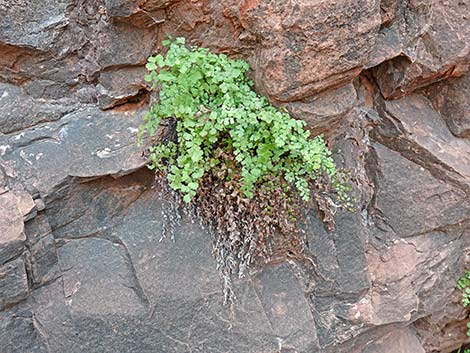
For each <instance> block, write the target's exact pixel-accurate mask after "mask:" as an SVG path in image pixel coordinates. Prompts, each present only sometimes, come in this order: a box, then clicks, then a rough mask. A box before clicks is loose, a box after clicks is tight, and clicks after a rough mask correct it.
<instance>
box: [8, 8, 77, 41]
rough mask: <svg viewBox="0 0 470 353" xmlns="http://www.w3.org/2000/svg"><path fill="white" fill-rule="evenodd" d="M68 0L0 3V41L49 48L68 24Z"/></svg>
mask: <svg viewBox="0 0 470 353" xmlns="http://www.w3.org/2000/svg"><path fill="white" fill-rule="evenodd" d="M69 4H71V1H70V0H59V1H13V2H11V1H2V2H0V42H3V43H7V44H12V45H16V46H20V47H22V46H24V47H30V48H34V49H39V50H47V49H49V48H50V47H51V46H52V45H53V44H54V42H55V41H56V40H57V38H58V36H59V35H60V34H61V32H62V31H63V29H64V27H65V26H66V25H67V23H68V18H67V15H66V8H67V6H68V5H69Z"/></svg>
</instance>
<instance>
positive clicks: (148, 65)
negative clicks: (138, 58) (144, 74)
mask: <svg viewBox="0 0 470 353" xmlns="http://www.w3.org/2000/svg"><path fill="white" fill-rule="evenodd" d="M145 67H146V68H147V70H149V71H153V70H155V69H156V68H157V65H155V63H152V62H148V63H147V65H145Z"/></svg>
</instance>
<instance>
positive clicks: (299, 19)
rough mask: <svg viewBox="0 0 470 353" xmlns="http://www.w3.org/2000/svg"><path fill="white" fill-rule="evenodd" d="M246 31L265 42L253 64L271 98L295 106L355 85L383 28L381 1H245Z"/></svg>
mask: <svg viewBox="0 0 470 353" xmlns="http://www.w3.org/2000/svg"><path fill="white" fill-rule="evenodd" d="M240 22H241V24H242V26H243V27H244V29H245V30H246V31H248V32H249V33H251V34H252V35H253V36H254V37H256V39H257V41H259V42H260V43H261V46H260V48H259V49H258V51H257V52H256V54H255V55H256V56H255V58H253V60H252V64H253V67H254V71H255V81H256V83H257V85H258V87H259V89H260V90H261V91H262V92H263V93H264V94H266V95H267V96H268V97H270V98H272V99H274V100H278V101H293V100H300V99H302V98H305V97H308V96H311V95H312V94H313V93H316V92H319V91H321V90H323V89H325V88H327V87H330V86H337V85H339V84H341V83H345V82H348V81H351V80H352V78H354V77H355V76H357V75H358V73H359V72H360V71H361V69H362V67H363V66H364V65H365V64H366V62H367V60H368V57H369V52H370V50H371V48H372V46H373V45H374V42H375V35H376V32H377V31H378V29H379V26H380V11H379V2H378V1H376V0H366V1H321V2H315V3H312V2H309V1H293V2H289V3H286V2H285V1H275V0H274V1H245V2H244V3H243V5H242V6H241V7H240Z"/></svg>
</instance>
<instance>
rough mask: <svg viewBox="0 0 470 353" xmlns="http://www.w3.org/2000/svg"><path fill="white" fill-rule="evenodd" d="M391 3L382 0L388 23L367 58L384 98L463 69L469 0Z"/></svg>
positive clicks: (468, 55) (469, 54)
mask: <svg viewBox="0 0 470 353" xmlns="http://www.w3.org/2000/svg"><path fill="white" fill-rule="evenodd" d="M396 3H398V2H397V1H385V2H384V4H385V7H384V9H385V17H387V18H390V20H389V21H391V23H385V26H383V27H382V29H381V32H380V35H379V36H378V37H377V43H376V46H375V48H374V50H373V52H372V55H371V59H370V60H371V61H370V63H369V64H368V66H369V67H372V66H376V65H378V66H377V67H375V68H374V70H373V72H374V76H375V78H376V80H377V83H378V85H379V87H380V90H381V92H382V94H383V96H384V97H385V98H387V99H391V98H397V97H400V96H403V95H404V94H407V93H409V92H411V91H413V90H415V89H416V88H419V87H423V86H426V85H428V84H430V83H433V82H436V81H439V80H442V79H444V78H447V77H452V76H461V75H462V74H463V73H465V72H466V71H467V70H468V68H469V64H470V47H469V46H468V42H469V41H470V17H469V16H468V14H469V12H470V2H469V1H468V0H464V1H462V0H451V1H443V0H432V1H410V2H406V3H401V4H400V5H399V8H397V5H396ZM382 62H383V63H382ZM381 63H382V64H381ZM379 64H380V65H379Z"/></svg>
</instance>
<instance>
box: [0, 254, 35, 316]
mask: <svg viewBox="0 0 470 353" xmlns="http://www.w3.org/2000/svg"><path fill="white" fill-rule="evenodd" d="M28 294H29V286H28V278H27V276H26V269H25V265H24V261H23V259H22V258H17V259H15V260H12V261H9V262H7V263H6V264H4V265H3V266H1V267H0V310H2V309H4V308H6V307H7V306H10V305H12V304H16V303H18V302H20V301H21V300H23V299H26V297H27V296H28Z"/></svg>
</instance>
